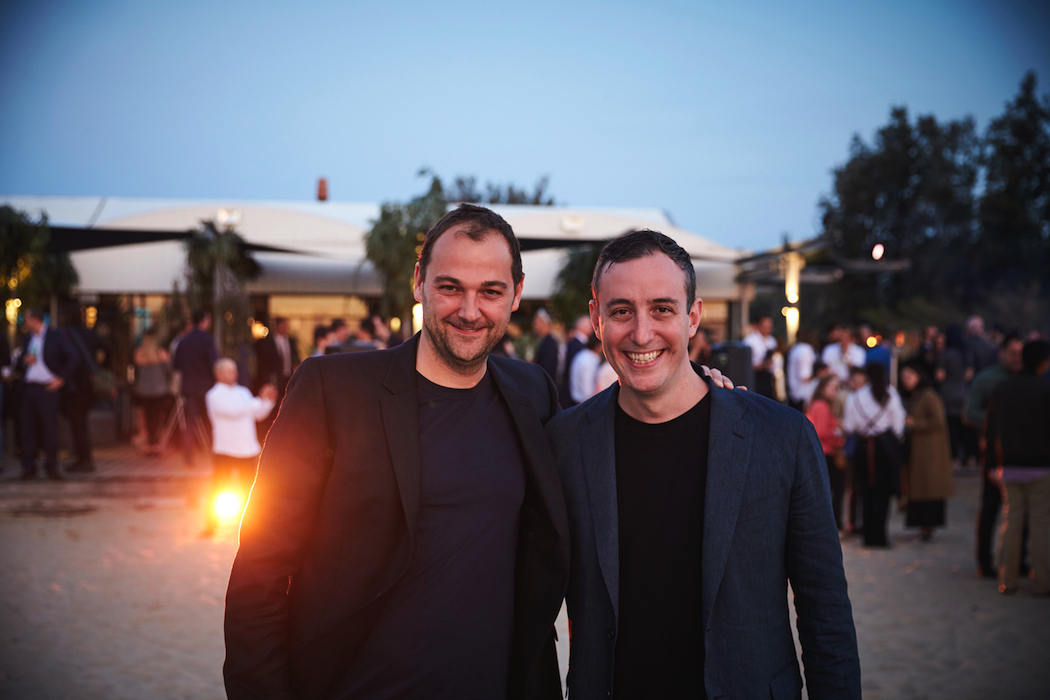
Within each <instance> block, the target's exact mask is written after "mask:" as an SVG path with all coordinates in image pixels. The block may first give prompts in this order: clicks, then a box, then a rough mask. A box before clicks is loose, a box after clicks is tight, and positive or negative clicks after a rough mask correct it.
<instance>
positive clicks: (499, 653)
mask: <svg viewBox="0 0 1050 700" xmlns="http://www.w3.org/2000/svg"><path fill="white" fill-rule="evenodd" d="M417 386H418V389H419V405H418V415H419V450H420V462H421V467H422V483H421V486H422V490H421V497H420V513H419V527H418V530H417V532H416V534H415V549H414V551H413V553H412V559H411V561H410V563H409V568H408V571H407V572H406V573H405V574H404V575H403V576H402V577H401V578H400V579H399V580H398V582H397V584H395V585H394V587H393V588H392V589H391V590H390V591H389V592H388V593H387V594H385V595H384V598H386V601H385V602H384V604H383V612H382V614H381V615H380V618H379V621H378V623H377V624H376V627H375V630H374V631H373V633H372V634H371V636H370V637H369V639H368V641H367V642H366V643H365V645H364V647H363V648H362V650H361V651H360V653H358V654H357V655H355V657H354V661H353V664H352V667H351V668H350V669H348V671H347V674H346V676H345V677H344V680H343V682H342V683H340V684H339V689H338V692H336V693H334V694H333V697H336V698H347V699H349V698H355V699H356V698H369V699H370V700H371V699H378V698H382V699H392V698H406V699H407V698H424V697H425V698H449V699H452V698H455V699H457V700H458V699H459V698H479V699H481V698H505V697H506V694H507V669H508V664H509V662H510V645H511V632H512V628H513V624H514V564H515V562H514V554H515V550H516V547H517V538H518V513H519V511H520V510H521V505H522V502H523V501H524V498H525V468H524V462H523V460H522V456H521V448H520V445H519V441H518V437H517V433H516V432H515V430H514V428H513V422H512V418H511V416H510V413H509V411H508V410H507V408H506V406H505V405H504V403H503V399H502V398H501V397H500V395H499V392H498V391H497V390H496V387H495V385H494V384H493V382H492V379H491V377H490V376H489V375H488V374H486V375H485V377H484V378H483V379H482V380H481V382H480V383H479V384H478V385H477V386H476V387H474V388H472V389H448V388H445V387H442V386H438V385H437V384H434V383H432V382H430V381H428V380H427V379H425V378H424V377H423V376H422V375H419V376H417Z"/></svg>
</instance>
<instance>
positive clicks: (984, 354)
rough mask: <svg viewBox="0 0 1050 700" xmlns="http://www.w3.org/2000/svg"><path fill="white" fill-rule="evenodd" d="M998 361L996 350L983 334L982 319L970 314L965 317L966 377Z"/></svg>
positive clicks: (972, 376)
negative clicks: (968, 316)
mask: <svg viewBox="0 0 1050 700" xmlns="http://www.w3.org/2000/svg"><path fill="white" fill-rule="evenodd" d="M997 361H998V350H997V349H996V346H995V345H992V344H991V343H990V342H988V339H987V338H986V337H985V334H984V319H983V318H981V317H980V316H971V317H970V318H968V319H966V367H967V370H968V376H967V378H968V379H971V380H972V379H973V378H974V377H976V376H977V375H978V374H979V373H981V372H982V371H984V370H986V369H988V368H989V367H992V366H994V365H995V363H996V362H997Z"/></svg>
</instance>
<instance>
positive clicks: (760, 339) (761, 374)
mask: <svg viewBox="0 0 1050 700" xmlns="http://www.w3.org/2000/svg"><path fill="white" fill-rule="evenodd" d="M744 342H745V343H747V344H748V345H749V346H751V365H752V367H753V368H754V370H755V387H754V390H755V392H756V393H758V394H761V395H762V396H767V397H769V398H771V399H773V398H776V396H775V393H774V387H773V353H775V352H776V350H777V339H776V338H774V337H773V318H772V317H771V316H768V315H763V316H760V317H759V318H758V319H757V320H756V321H755V322H754V323H753V324H751V332H750V333H748V334H747V335H746V336H744Z"/></svg>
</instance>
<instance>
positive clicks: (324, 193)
mask: <svg viewBox="0 0 1050 700" xmlns="http://www.w3.org/2000/svg"><path fill="white" fill-rule="evenodd" d="M317 201H318V202H327V201H328V178H324V177H322V178H320V179H319V180H318V181H317Z"/></svg>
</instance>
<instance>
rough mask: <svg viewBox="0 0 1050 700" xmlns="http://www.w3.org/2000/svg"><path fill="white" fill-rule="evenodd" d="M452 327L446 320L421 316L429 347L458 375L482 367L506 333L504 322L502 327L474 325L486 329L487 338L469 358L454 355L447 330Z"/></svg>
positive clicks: (489, 324)
mask: <svg viewBox="0 0 1050 700" xmlns="http://www.w3.org/2000/svg"><path fill="white" fill-rule="evenodd" d="M508 321H509V319H508ZM452 325H453V323H452V322H451V321H449V320H448V319H439V318H436V317H434V316H431V315H428V314H426V313H424V314H423V333H425V334H426V336H427V338H428V339H429V340H430V345H431V347H433V348H434V352H435V353H437V356H438V358H439V359H440V360H441V362H442V363H443V364H445V365H446V366H447V367H448V368H449V369H451V370H453V371H455V372H457V373H460V374H470V373H473V372H475V371H477V370H478V368H480V367H481V366H482V365H484V364H485V361H486V360H487V359H488V356H489V352H490V351H491V350H492V348H494V347H495V346H496V344H497V343H498V342H499V340H500V338H502V337H503V334H504V333H506V331H507V323H506V322H505V323H503V325H502V327H500V325H499V324H495V323H482V324H476V325H475V326H474V327H475V328H488V329H489V331H488V336H487V338H486V340H485V342H484V344H483V345H482V347H481V349H480V350H478V352H477V353H475V354H474V355H473V356H471V357H463V356H461V355H458V354H457V353H456V348H455V345H454V343H453V342H452V341H451V339H450V335H451V333H452V332H453V331H452V330H450V329H449V326H452Z"/></svg>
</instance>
